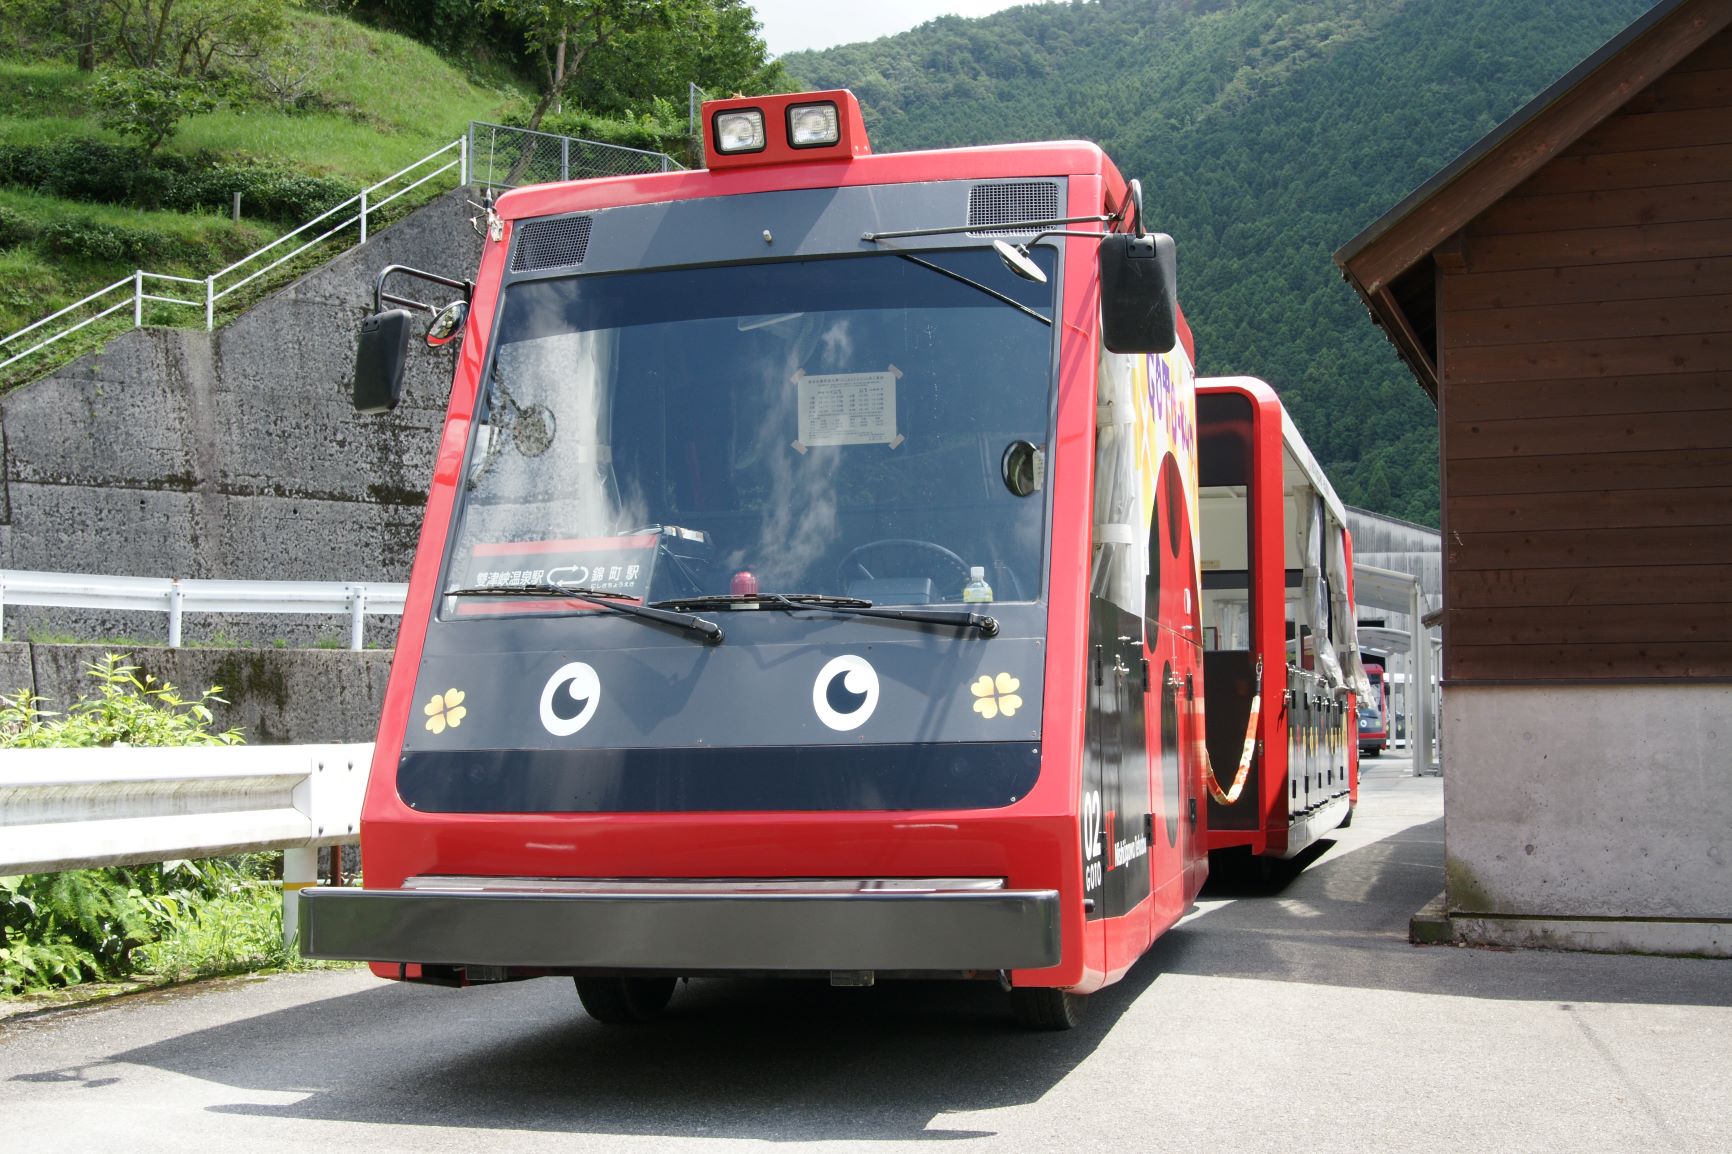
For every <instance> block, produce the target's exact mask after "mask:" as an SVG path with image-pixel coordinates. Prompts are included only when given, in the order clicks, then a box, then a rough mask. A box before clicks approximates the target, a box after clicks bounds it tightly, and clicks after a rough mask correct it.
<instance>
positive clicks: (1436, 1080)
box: [0, 758, 1732, 1154]
mask: <svg viewBox="0 0 1732 1154" xmlns="http://www.w3.org/2000/svg"><path fill="white" fill-rule="evenodd" d="M1441 814H1442V793H1441V785H1440V783H1439V781H1438V780H1437V779H1435V778H1429V779H1415V778H1413V777H1411V776H1409V774H1408V765H1407V763H1406V762H1405V761H1401V760H1397V759H1393V758H1384V759H1380V760H1379V761H1374V762H1369V763H1368V764H1367V772H1366V780H1365V784H1364V788H1363V791H1362V798H1361V805H1360V809H1359V815H1358V817H1357V818H1356V820H1355V822H1354V825H1353V827H1352V828H1351V829H1347V830H1342V831H1339V836H1338V841H1337V842H1336V844H1334V845H1333V846H1331V847H1330V848H1329V849H1328V850H1327V851H1326V852H1324V853H1323V854H1322V855H1321V856H1319V857H1318V858H1317V859H1316V860H1314V861H1312V862H1310V863H1309V865H1308V866H1307V868H1306V869H1305V871H1304V872H1303V873H1302V874H1301V875H1300V876H1299V877H1298V878H1297V879H1296V880H1294V881H1293V882H1291V884H1289V885H1288V886H1287V887H1286V888H1285V889H1283V890H1281V891H1280V892H1278V893H1276V894H1274V895H1272V896H1236V895H1234V894H1232V893H1231V892H1227V893H1220V892H1211V893H1206V894H1205V899H1204V901H1202V902H1201V903H1200V904H1199V907H1198V910H1197V912H1196V913H1194V914H1193V915H1192V916H1191V917H1190V918H1189V919H1188V920H1187V921H1186V922H1185V923H1184V924H1183V925H1181V926H1180V927H1179V928H1178V929H1176V930H1175V931H1174V932H1172V933H1171V934H1169V935H1168V936H1166V937H1165V938H1163V939H1162V940H1161V941H1160V942H1159V943H1157V945H1156V947H1155V949H1154V950H1153V951H1152V952H1151V953H1150V954H1149V955H1148V956H1147V957H1145V958H1144V959H1143V960H1142V962H1141V963H1139V964H1138V966H1137V967H1136V969H1134V970H1133V971H1132V972H1131V974H1130V976H1129V978H1128V979H1127V980H1126V981H1124V982H1123V983H1121V984H1119V985H1118V986H1115V987H1113V988H1111V989H1109V990H1106V991H1103V992H1102V993H1100V994H1097V995H1096V996H1095V997H1094V998H1093V999H1092V1000H1091V1001H1092V1005H1091V1007H1090V1015H1089V1019H1088V1021H1087V1022H1086V1024H1085V1025H1084V1026H1083V1027H1082V1028H1080V1029H1078V1030H1075V1031H1072V1032H1071V1033H1068V1034H1028V1033H1023V1032H1021V1031H1019V1030H1017V1029H1016V1028H1015V1027H1013V1026H1012V1025H1010V1024H1009V1021H1008V1016H1007V1011H1006V1007H1005V1005H1004V1002H1003V1000H1002V995H1000V994H999V993H998V992H997V990H996V989H995V988H992V987H987V986H967V987H959V986H945V985H938V984H932V985H925V984H922V985H894V984H886V985H883V986H879V987H876V988H874V989H869V990H832V989H830V988H828V987H827V986H825V985H821V984H776V983H760V982H741V981H701V982H693V983H691V984H690V985H689V986H687V987H684V988H682V989H681V990H680V991H679V993H678V994H676V995H675V999H674V1002H673V1005H672V1006H671V1007H670V1010H669V1015H668V1017H667V1018H666V1019H665V1020H664V1021H663V1022H661V1023H659V1024H657V1025H655V1026H651V1027H640V1028H621V1027H611V1028H610V1027H604V1026H599V1025H596V1024H595V1023H593V1022H591V1021H589V1020H588V1019H587V1018H586V1017H584V1016H583V1014H582V1011H581V1010H580V1009H579V1007H578V1005H577V1000H576V996H575V994H574V992H573V991H572V988H571V984H570V982H569V981H564V980H556V979H545V980H541V981H535V982H526V983H519V984H515V985H509V986H502V987H493V988H479V989H473V990H465V991H452V990H438V989H419V988H412V987H405V986H399V985H396V984H394V983H386V982H380V981H376V980H375V979H373V978H372V977H371V976H370V975H368V974H367V973H365V972H364V971H353V970H347V971H334V972H314V973H306V974H295V975H285V976H280V977H273V978H268V979H252V980H245V981H235V982H226V983H210V984H205V985H200V986H196V987H188V988H185V989H181V990H176V991H167V992H161V993H156V994H148V995H139V996H132V997H127V998H122V999H118V1000H115V1001H113V1002H110V1003H107V1004H104V1005H102V1006H100V1007H97V1008H86V1009H80V1010H71V1011H57V1012H53V1013H47V1014H39V1015H35V1016H27V1017H14V1018H11V1019H9V1020H6V1021H4V1022H0V1151H4V1152H5V1154H35V1152H37V1151H43V1152H48V1151H53V1152H57V1154H58V1152H78V1151H103V1152H105V1154H107V1152H124V1154H132V1152H148V1151H158V1150H161V1151H175V1152H177V1154H179V1152H188V1151H207V1150H208V1151H218V1150H221V1151H229V1150H236V1151H248V1152H256V1151H279V1150H285V1151H286V1150H301V1149H311V1148H327V1147H328V1148H336V1149H343V1150H349V1151H410V1152H413V1154H433V1152H438V1151H479V1150H486V1151H489V1152H494V1151H497V1152H501V1154H504V1152H512V1151H528V1150H535V1151H544V1150H583V1151H589V1150H598V1151H599V1150H606V1151H616V1150H618V1151H635V1150H662V1149H674V1150H681V1151H685V1150H727V1151H736V1150H741V1149H750V1148H754V1147H759V1146H777V1147H779V1148H782V1149H786V1148H788V1147H789V1145H790V1144H795V1145H808V1144H809V1145H819V1144H822V1145H823V1147H824V1148H825V1149H837V1150H844V1149H859V1150H874V1151H877V1150H882V1149H884V1148H885V1146H886V1145H887V1144H891V1143H915V1142H926V1141H934V1140H936V1141H949V1142H952V1143H957V1144H960V1145H962V1146H965V1147H967V1148H968V1149H980V1150H1016V1151H1023V1150H1064V1151H1069V1150H1078V1151H1083V1150H1086V1151H1100V1152H1105V1151H1111V1152H1115V1154H1116V1152H1117V1151H1119V1150H1125V1151H1130V1150H1135V1151H1138V1152H1150V1151H1185V1152H1195V1151H1209V1150H1222V1151H1232V1152H1234V1154H1252V1152H1257V1151H1281V1152H1283V1154H1289V1152H1293V1151H1308V1150H1328V1151H1358V1150H1365V1151H1379V1152H1383V1151H1402V1150H1423V1151H1435V1150H1442V1149H1452V1150H1469V1151H1484V1150H1491V1151H1505V1150H1512V1151H1515V1150H1559V1151H1565V1150H1567V1151H1571V1152H1572V1154H1574V1152H1577V1151H1582V1150H1608V1151H1620V1152H1621V1151H1646V1150H1656V1151H1712V1152H1715V1154H1723V1152H1725V1151H1732V1078H1729V1075H1732V963H1727V962H1716V961H1699V960H1685V959H1665V958H1639V957H1603V956H1595V955H1585V954H1554V953H1539V952H1504V951H1490V950H1468V949H1455V948H1449V947H1428V948H1418V947H1414V946H1410V945H1409V944H1408V943H1407V941H1406V922H1407V918H1408V916H1409V915H1410V914H1411V913H1412V912H1413V911H1414V910H1416V909H1418V908H1419V907H1420V906H1422V905H1424V904H1425V902H1426V901H1427V900H1429V899H1430V898H1431V897H1432V896H1434V895H1435V894H1436V893H1437V892H1438V891H1439V890H1440V889H1441V888H1442V853H1443V847H1442V838H1443V822H1442V817H1441Z"/></svg>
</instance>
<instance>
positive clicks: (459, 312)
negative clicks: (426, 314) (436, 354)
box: [427, 301, 469, 349]
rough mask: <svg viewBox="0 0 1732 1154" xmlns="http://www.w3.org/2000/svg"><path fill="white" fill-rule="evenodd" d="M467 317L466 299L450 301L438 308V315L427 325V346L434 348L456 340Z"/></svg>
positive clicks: (467, 303) (467, 306) (467, 304)
mask: <svg viewBox="0 0 1732 1154" xmlns="http://www.w3.org/2000/svg"><path fill="white" fill-rule="evenodd" d="M468 317H469V302H468V301H452V302H451V303H450V304H448V305H446V306H445V307H444V308H443V309H441V310H439V315H438V316H436V317H434V318H433V323H432V324H430V325H428V326H427V347H428V348H430V349H436V348H439V347H441V346H443V345H448V344H450V343H451V342H452V341H454V340H456V339H457V337H458V336H459V335H460V334H461V333H462V332H463V322H464V321H465V320H467V319H468Z"/></svg>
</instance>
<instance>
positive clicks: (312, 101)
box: [0, 11, 526, 392]
mask: <svg viewBox="0 0 1732 1154" xmlns="http://www.w3.org/2000/svg"><path fill="white" fill-rule="evenodd" d="M289 20H290V21H291V24H292V30H291V31H292V38H293V41H294V43H295V44H296V45H298V46H299V47H298V51H300V52H302V53H303V54H304V59H305V60H307V61H310V62H312V63H313V64H314V66H315V69H316V72H315V76H314V79H313V81H312V82H311V84H310V85H309V93H308V101H307V103H308V105H309V106H308V107H307V108H305V109H298V110H297V109H290V110H283V109H278V108H276V107H269V106H267V107H257V106H255V107H244V108H243V107H228V108H222V109H219V110H217V111H214V112H209V113H205V114H202V115H199V116H194V117H191V118H189V119H188V120H186V121H185V122H184V123H183V124H182V126H181V128H180V131H179V132H178V133H177V134H176V135H175V136H174V137H173V138H172V139H171V140H170V141H169V142H168V143H167V144H166V145H164V151H167V152H174V153H181V154H188V155H191V154H196V153H216V154H219V155H221V156H223V157H224V158H225V159H227V160H231V161H232V160H246V159H257V160H269V161H272V162H276V163H286V164H289V165H292V166H293V167H294V168H296V169H298V170H300V171H303V172H306V173H309V174H311V175H317V176H326V177H331V178H334V179H338V180H341V181H345V182H348V183H350V184H352V185H353V186H354V189H355V191H356V192H359V191H360V190H361V189H362V188H363V187H365V186H366V185H369V184H372V183H374V182H376V181H378V180H380V179H382V178H384V177H386V176H389V175H391V174H392V173H394V172H396V171H397V170H398V169H400V168H403V167H404V166H406V165H408V164H411V163H413V162H414V161H416V160H419V159H420V158H421V157H423V156H426V155H427V154H428V153H430V152H432V151H434V150H435V149H437V148H439V147H440V146H441V145H444V144H448V143H450V142H451V141H453V140H455V139H456V138H457V137H458V136H459V135H461V134H462V133H463V132H464V131H465V129H466V128H467V126H468V122H469V121H470V120H489V121H492V120H499V119H500V118H501V117H502V116H503V115H504V114H505V113H506V112H507V111H508V110H509V109H510V108H512V107H514V106H517V105H519V104H521V103H522V102H523V101H524V100H525V99H526V97H525V96H524V94H523V93H522V92H521V91H520V90H517V89H515V88H512V87H509V86H508V85H504V84H500V83H496V82H491V81H490V82H480V81H477V80H476V79H474V78H472V77H471V76H470V75H468V74H467V73H465V71H464V70H463V69H462V68H460V67H458V66H456V65H453V64H451V63H448V62H447V61H445V60H443V59H442V58H440V56H439V55H438V54H437V53H436V52H434V51H433V50H432V49H430V48H428V47H426V46H425V45H422V44H418V43H416V42H415V41H413V40H410V39H408V38H407V37H404V36H400V35H397V34H395V33H391V32H385V31H380V30H377V29H372V28H366V27H363V26H362V25H359V24H356V23H354V22H353V21H350V20H346V19H343V18H341V17H335V16H325V15H321V14H318V13H312V12H302V11H295V12H292V13H291V14H290V16H289ZM89 83H90V76H89V75H88V74H86V73H81V72H79V71H78V70H77V68H76V67H74V66H73V65H72V64H71V63H66V62H58V61H37V60H18V59H0V142H3V143H9V144H47V143H55V142H62V141H66V140H77V139H92V140H102V141H108V142H113V143H119V142H120V138H119V137H118V136H116V135H115V134H114V133H112V132H109V131H108V130H106V129H104V128H102V127H101V125H100V124H99V123H98V122H97V120H96V117H95V116H94V114H93V113H92V112H91V111H90V110H89V107H88V101H87V99H86V87H87V86H88V84H89ZM444 159H455V154H453V155H452V156H449V157H446V158H444ZM441 163H443V161H441ZM430 170H431V167H430V168H429V171H430ZM415 175H417V176H418V175H422V174H421V173H417V174H415ZM455 175H456V174H455V173H454V172H453V173H448V174H446V175H445V176H442V177H440V178H438V179H436V180H432V181H429V182H428V183H427V184H425V185H423V186H422V187H421V188H419V189H417V190H416V191H415V192H414V193H411V194H409V195H408V196H405V197H402V198H401V199H399V200H397V201H394V202H393V203H392V204H391V205H390V206H389V207H388V208H387V210H385V212H383V213H380V214H378V215H377V216H375V215H373V214H369V221H368V228H369V231H370V232H371V231H374V230H377V229H381V228H383V227H385V226H386V225H387V224H389V223H390V222H391V221H392V220H395V219H400V218H401V217H402V216H403V215H405V214H406V213H407V212H409V211H412V210H413V209H414V208H415V207H417V206H418V205H419V204H422V203H425V202H426V201H427V200H430V199H432V198H433V197H434V196H436V195H438V194H439V193H441V192H444V191H446V190H448V189H450V188H451V187H453V186H454V185H455V183H456V181H455ZM0 207H3V208H9V209H12V210H14V211H15V212H17V213H19V214H20V215H22V216H23V217H25V218H26V219H27V220H29V221H30V222H31V223H32V224H33V225H34V226H36V227H37V228H38V229H39V230H40V229H42V228H45V227H47V226H49V225H51V224H53V223H55V222H57V221H67V220H71V221H89V222H94V223H97V224H104V225H111V226H114V227H116V228H123V229H126V230H129V231H130V232H131V233H134V234H139V235H141V236H145V237H149V238H153V239H152V240H151V241H150V247H151V250H152V251H153V252H157V251H160V252H161V253H163V255H162V256H161V257H152V258H149V259H120V260H95V259H89V258H84V257H77V256H70V255H68V254H66V253H64V252H55V251H51V249H50V247H49V246H48V245H47V244H46V243H44V241H43V240H42V239H40V238H38V239H37V240H35V241H31V242H27V243H24V244H20V245H17V246H15V247H13V248H10V249H0V337H3V336H7V335H10V334H11V333H13V332H16V331H17V330H18V329H20V328H22V327H24V326H25V325H27V324H30V323H32V322H34V321H36V320H38V319H40V318H42V317H45V316H47V315H49V314H50V313H53V312H55V311H57V310H59V309H61V308H64V307H66V306H67V305H69V304H71V303H72V302H73V301H76V300H78V299H79V298H81V297H83V296H85V295H87V294H89V293H91V292H94V291H95V290H97V289H99V288H102V287H103V286H104V285H108V284H111V283H113V282H115V281H117V280H120V279H121V278H122V277H125V276H128V275H130V274H131V273H132V271H133V270H134V268H136V267H139V266H140V265H142V267H143V268H144V269H145V270H146V271H148V272H157V273H167V274H171V275H175V276H186V277H193V278H196V279H202V278H204V277H205V276H208V275H210V274H211V273H214V272H217V271H218V270H219V269H221V268H223V267H224V266H226V265H228V264H230V263H232V262H233V261H234V260H236V259H238V258H240V257H242V256H245V255H247V254H249V253H251V252H253V251H255V250H257V249H258V248H260V247H262V246H263V245H265V244H267V243H269V242H270V241H272V240H274V239H276V238H277V237H278V236H280V235H282V234H283V233H285V232H288V231H290V229H291V228H292V227H293V226H292V225H290V226H282V225H276V224H267V223H253V222H251V221H248V220H246V219H244V217H243V219H242V220H241V222H240V223H239V224H236V223H234V222H233V221H232V220H230V219H229V217H228V216H227V215H226V214H220V213H213V214H209V215H201V214H187V213H174V212H144V211H140V210H136V209H129V208H123V207H118V206H113V205H100V204H89V203H83V202H76V201H70V200H64V199H61V198H57V197H52V196H44V195H40V194H37V193H32V192H28V191H24V190H20V189H14V188H0ZM242 211H243V213H244V212H245V206H244V205H243V209H242ZM296 223H299V222H296ZM320 231H323V230H322V229H321V230H320ZM354 240H355V231H354V229H353V228H351V229H350V230H347V231H346V232H344V233H339V234H338V235H337V236H335V237H333V238H331V240H329V241H327V242H326V243H325V244H323V245H320V246H318V247H317V248H315V249H313V250H312V251H311V252H309V253H307V254H304V255H303V256H301V257H299V258H297V259H296V260H294V261H291V262H288V263H287V264H285V265H284V266H282V267H281V268H279V269H277V270H275V271H274V272H272V273H270V274H268V275H267V276H265V277H262V278H260V279H259V280H257V281H254V282H252V283H251V284H249V285H247V286H246V287H245V288H242V289H240V290H238V291H236V292H234V293H232V294H231V295H229V296H228V297H225V298H224V299H223V300H221V301H219V302H218V305H217V322H218V323H219V324H220V323H222V322H223V321H224V320H226V319H230V318H232V317H233V316H235V315H237V314H238V313H240V312H241V311H244V309H246V308H247V307H249V306H250V305H251V304H253V303H255V302H256V301H258V300H259V299H260V298H261V297H263V296H265V295H268V294H269V293H271V292H274V291H276V290H277V289H279V288H281V287H282V286H283V285H285V284H288V283H289V282H290V281H292V280H294V279H295V278H296V277H298V276H301V275H304V274H305V273H307V272H309V271H311V270H312V269H314V268H317V267H319V266H320V265H321V264H323V263H324V262H326V261H328V260H329V259H331V257H333V256H335V255H336V254H337V253H338V252H340V251H342V250H343V249H344V248H346V247H348V246H349V245H351V244H353V243H354ZM290 247H292V246H285V248H284V250H282V251H284V252H286V251H289V248H290ZM275 255H276V254H273V257H274V256H275ZM265 263H268V260H267V261H261V262H260V266H261V267H262V265H263V264H265ZM243 275H244V274H243ZM221 287H222V286H221V285H220V284H219V286H218V288H219V290H220V288H221ZM147 291H152V290H150V289H147ZM154 291H156V292H158V293H159V295H174V296H184V297H187V298H189V299H197V298H202V290H201V289H200V287H199V286H196V285H175V286H172V287H171V286H169V285H167V284H164V283H160V282H159V283H158V284H157V285H156V286H155V288H154ZM123 295H125V294H124V290H123V291H121V292H117V293H116V294H115V295H114V297H113V298H111V299H108V300H105V301H103V302H99V303H96V304H93V305H91V306H88V307H87V309H86V310H85V312H84V313H83V314H82V315H89V314H91V313H94V312H96V311H99V310H100V309H101V308H102V307H105V306H106V305H107V304H113V303H116V302H118V301H119V300H120V299H121V298H122V296H123ZM69 319H70V318H69ZM144 320H145V323H146V324H152V325H177V326H195V325H202V324H203V323H204V311H203V309H202V308H197V307H193V308H184V307H176V306H173V305H161V304H151V303H148V302H147V304H146V306H145V314H144ZM131 325H132V314H131V310H130V309H123V310H121V311H120V312H119V313H117V314H116V315H115V316H113V317H110V318H107V319H106V320H104V321H101V322H98V323H96V324H94V325H91V326H90V327H88V328H86V329H83V330H80V331H79V332H78V333H75V334H73V335H72V336H69V337H67V338H65V339H64V340H61V341H59V342H58V343H56V344H54V345H52V346H50V347H49V348H47V349H44V350H42V351H40V352H37V353H35V354H33V355H31V356H29V357H27V358H25V359H24V360H22V361H20V362H18V363H17V364H15V365H12V366H9V367H8V368H5V369H0V392H4V391H5V390H7V389H10V388H14V387H17V386H18V385H20V384H23V383H26V382H27V381H29V380H33V379H35V378H37V377H40V376H42V375H44V374H45V373H47V372H49V371H51V370H52V369H54V368H55V367H57V366H59V365H61V364H64V363H66V362H68V361H70V360H73V359H75V358H77V357H79V356H82V355H84V354H85V353H88V352H92V351H95V350H96V349H98V348H100V347H101V346H102V345H103V344H104V343H105V342H106V341H108V340H109V339H111V338H112V337H113V336H115V335H116V334H118V333H120V332H123V331H125V330H126V329H127V328H129V327H131ZM60 327H61V326H60V325H59V324H58V323H57V325H55V326H50V328H49V329H47V330H44V331H43V332H42V333H41V334H32V336H31V337H29V338H25V339H22V340H20V341H18V342H15V343H14V344H12V345H10V346H4V347H0V360H5V359H7V358H8V357H10V356H11V355H13V354H14V353H16V352H19V351H22V349H23V348H25V347H28V345H30V344H33V343H35V340H36V339H39V338H40V336H46V335H51V334H52V333H53V332H55V331H59V328H60Z"/></svg>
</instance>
